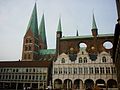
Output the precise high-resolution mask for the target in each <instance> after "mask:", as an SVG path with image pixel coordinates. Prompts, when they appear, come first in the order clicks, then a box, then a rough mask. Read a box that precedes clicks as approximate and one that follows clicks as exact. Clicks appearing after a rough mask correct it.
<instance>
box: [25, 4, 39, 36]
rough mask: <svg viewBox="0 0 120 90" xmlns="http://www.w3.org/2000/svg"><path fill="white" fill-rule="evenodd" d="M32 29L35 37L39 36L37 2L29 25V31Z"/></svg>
mask: <svg viewBox="0 0 120 90" xmlns="http://www.w3.org/2000/svg"><path fill="white" fill-rule="evenodd" d="M28 30H31V31H32V32H33V35H34V36H35V37H37V36H38V22H37V8H36V3H35V6H34V8H33V11H32V15H31V18H30V21H29V24H28V27H27V31H28Z"/></svg>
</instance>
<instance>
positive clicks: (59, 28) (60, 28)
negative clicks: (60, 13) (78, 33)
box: [57, 18, 62, 32]
mask: <svg viewBox="0 0 120 90" xmlns="http://www.w3.org/2000/svg"><path fill="white" fill-rule="evenodd" d="M57 31H60V32H62V27H61V19H60V18H59V23H58V28H57Z"/></svg>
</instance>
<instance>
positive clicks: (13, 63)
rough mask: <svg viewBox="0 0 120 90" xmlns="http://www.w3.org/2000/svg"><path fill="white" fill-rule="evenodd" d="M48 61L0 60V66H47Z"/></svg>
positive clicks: (49, 63)
mask: <svg viewBox="0 0 120 90" xmlns="http://www.w3.org/2000/svg"><path fill="white" fill-rule="evenodd" d="M51 63H52V62H50V61H2V62H0V67H49V66H50V65H51Z"/></svg>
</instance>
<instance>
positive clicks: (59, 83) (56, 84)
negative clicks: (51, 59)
mask: <svg viewBox="0 0 120 90" xmlns="http://www.w3.org/2000/svg"><path fill="white" fill-rule="evenodd" d="M54 88H55V89H60V88H62V80H60V79H56V80H55V81H54Z"/></svg>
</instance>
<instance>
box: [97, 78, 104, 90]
mask: <svg viewBox="0 0 120 90" xmlns="http://www.w3.org/2000/svg"><path fill="white" fill-rule="evenodd" d="M96 85H97V86H98V87H100V88H106V86H105V81H104V80H103V79H98V80H96Z"/></svg>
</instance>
